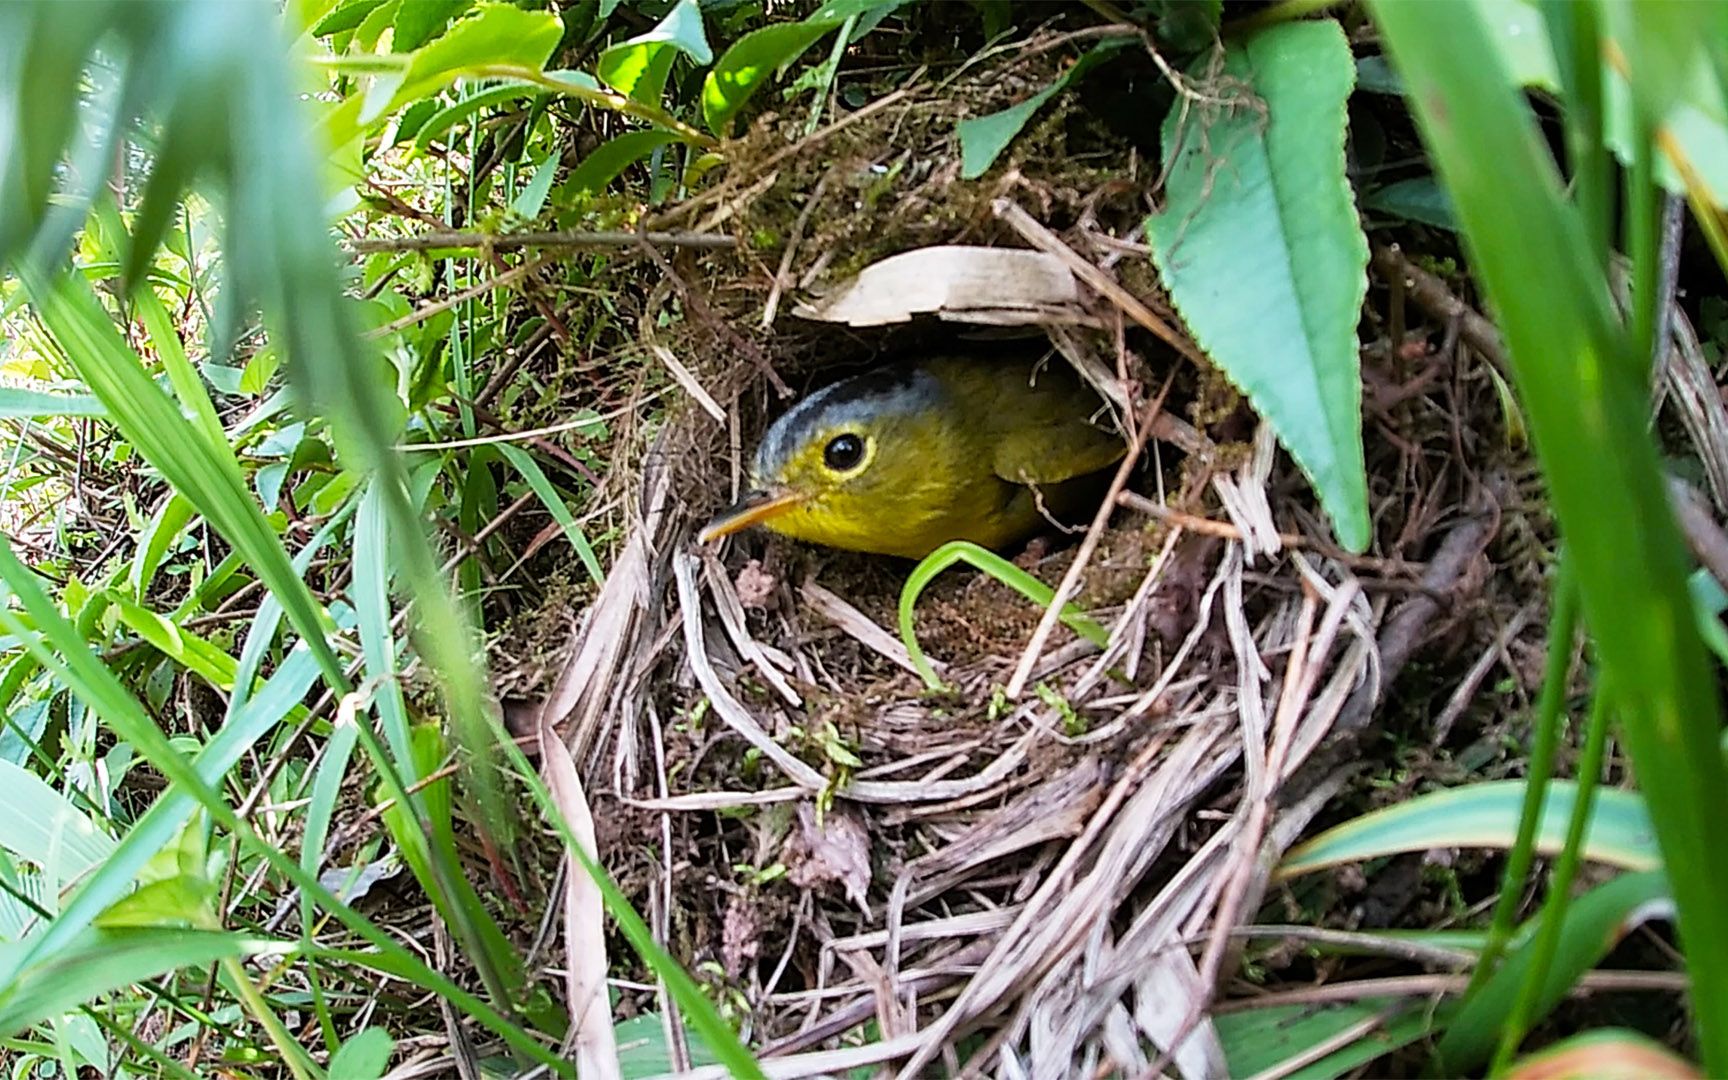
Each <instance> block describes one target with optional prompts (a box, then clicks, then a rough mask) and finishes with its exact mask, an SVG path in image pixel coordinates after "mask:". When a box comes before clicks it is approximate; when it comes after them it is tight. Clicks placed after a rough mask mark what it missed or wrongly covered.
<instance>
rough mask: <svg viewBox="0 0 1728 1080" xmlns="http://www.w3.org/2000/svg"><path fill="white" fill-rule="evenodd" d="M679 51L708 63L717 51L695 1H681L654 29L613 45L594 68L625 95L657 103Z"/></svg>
mask: <svg viewBox="0 0 1728 1080" xmlns="http://www.w3.org/2000/svg"><path fill="white" fill-rule="evenodd" d="M679 53H683V54H684V55H685V56H688V57H689V58H690V59H691V60H692V61H693V62H695V63H697V64H708V63H711V62H712V61H713V59H714V51H713V50H712V49H710V48H709V47H708V37H707V35H706V34H705V33H704V32H703V29H702V9H701V8H700V7H699V6H698V5H697V3H696V0H678V2H677V3H676V4H674V5H672V10H671V11H669V12H667V13H666V17H665V18H664V19H661V20H660V24H659V25H658V26H656V27H654V29H652V30H650V31H648V32H647V33H646V34H642V35H641V36H639V37H633V38H631V39H630V40H629V41H625V42H621V43H619V44H617V45H614V46H612V47H611V48H609V49H607V50H606V51H605V52H603V53H601V54H600V59H599V60H598V61H597V62H596V63H595V65H594V71H595V73H596V74H598V75H599V76H600V81H601V82H604V83H605V84H606V85H607V86H610V87H611V88H612V89H614V90H616V91H618V92H619V93H620V94H623V95H624V96H625V97H628V98H632V99H634V100H636V101H640V102H642V103H643V104H646V105H657V104H659V102H660V95H661V94H662V93H664V92H665V90H666V77H667V76H668V75H670V74H671V73H672V61H673V60H674V59H676V58H677V55H678V54H679Z"/></svg>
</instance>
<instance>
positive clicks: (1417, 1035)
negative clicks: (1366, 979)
mask: <svg viewBox="0 0 1728 1080" xmlns="http://www.w3.org/2000/svg"><path fill="white" fill-rule="evenodd" d="M1447 1011H1448V1007H1447V1006H1446V1005H1444V1004H1442V1005H1441V1006H1440V1008H1439V1009H1438V1010H1435V1009H1432V1008H1430V1007H1428V1005H1427V1003H1425V1002H1413V1001H1403V1000H1400V999H1397V998H1363V999H1362V1000H1360V1001H1352V1002H1345V1003H1334V1004H1323V1005H1270V1006H1266V1007H1264V1008H1258V1009H1243V1010H1241V1011H1232V1012H1224V1013H1219V1014H1217V1015H1215V1016H1213V1017H1212V1025H1213V1027H1214V1028H1215V1029H1216V1030H1217V1032H1218V1041H1219V1042H1220V1043H1221V1044H1222V1045H1223V1047H1224V1057H1225V1060H1226V1061H1227V1062H1228V1063H1229V1065H1230V1073H1229V1075H1231V1076H1266V1075H1271V1076H1278V1077H1283V1078H1285V1080H1332V1078H1333V1077H1338V1076H1344V1075H1346V1074H1348V1073H1350V1072H1352V1071H1353V1070H1357V1069H1360V1068H1361V1067H1362V1066H1364V1065H1368V1064H1371V1063H1372V1062H1374V1061H1375V1060H1376V1059H1378V1058H1380V1057H1382V1056H1384V1055H1386V1054H1389V1053H1391V1052H1392V1051H1394V1050H1398V1049H1400V1048H1402V1047H1405V1046H1408V1045H1410V1044H1411V1043H1413V1042H1415V1041H1417V1040H1418V1039H1421V1038H1422V1037H1423V1036H1424V1035H1427V1034H1428V1033H1429V1032H1430V1031H1432V1030H1434V1028H1435V1026H1436V1025H1437V1024H1438V1023H1440V1022H1441V1020H1442V1019H1443V1018H1444V1017H1445V1015H1446V1013H1447ZM1376 1021H1378V1022H1377V1023H1376ZM1364 1024H1372V1025H1373V1026H1372V1027H1371V1029H1370V1030H1369V1031H1368V1032H1367V1033H1366V1034H1363V1035H1359V1036H1358V1037H1356V1038H1354V1039H1350V1040H1349V1041H1348V1042H1347V1043H1346V1044H1345V1045H1343V1046H1341V1047H1339V1048H1338V1049H1336V1050H1333V1051H1332V1052H1331V1053H1329V1054H1326V1055H1324V1056H1323V1057H1321V1058H1320V1059H1319V1060H1310V1059H1311V1058H1312V1057H1313V1054H1314V1048H1315V1047H1318V1046H1323V1045H1329V1044H1332V1043H1333V1042H1335V1041H1336V1040H1338V1039H1339V1038H1340V1037H1343V1036H1345V1034H1346V1033H1347V1032H1350V1031H1354V1030H1359V1029H1360V1028H1361V1027H1362V1026H1363V1025H1364Z"/></svg>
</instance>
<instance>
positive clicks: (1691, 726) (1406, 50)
mask: <svg viewBox="0 0 1728 1080" xmlns="http://www.w3.org/2000/svg"><path fill="white" fill-rule="evenodd" d="M1372 11H1373V13H1374V17H1375V19H1376V21H1377V22H1378V24H1379V26H1380V29H1381V31H1382V34H1383V37H1384V40H1385V42H1386V44H1387V46H1388V47H1389V48H1390V50H1391V53H1392V56H1393V59H1394V61H1395V62H1396V64H1397V67H1398V69H1399V71H1400V72H1401V73H1402V75H1403V76H1404V78H1405V80H1406V82H1407V84H1408V85H1409V86H1410V89H1411V96H1410V99H1411V101H1412V102H1413V104H1414V105H1415V108H1416V113H1417V118H1418V121H1419V124H1420V128H1421V131H1422V133H1423V137H1424V140H1425V142H1426V143H1427V145H1428V147H1429V150H1430V152H1431V154H1432V156H1433V157H1434V159H1435V161H1436V163H1437V165H1438V166H1439V169H1440V174H1441V176H1442V178H1443V179H1444V180H1445V182H1446V184H1447V187H1448V189H1449V191H1450V193H1451V195H1452V199H1453V204H1454V206H1455V207H1456V208H1457V210H1458V214H1459V221H1460V223H1461V224H1462V225H1463V227H1464V236H1465V239H1466V246H1467V248H1468V250H1469V254H1470V256H1471V265H1472V266H1473V267H1474V268H1475V270H1476V272H1477V274H1478V275H1479V276H1480V278H1481V279H1482V281H1483V283H1484V284H1485V286H1486V287H1487V293H1488V296H1489V299H1490V300H1491V301H1492V303H1493V306H1494V308H1495V310H1496V311H1498V312H1499V315H1500V322H1501V329H1502V330H1503V332H1504V333H1505V337H1506V343H1507V346H1508V348H1509V351H1510V353H1511V357H1512V361H1513V368H1514V373H1515V375H1516V382H1517V385H1518V388H1519V390H1520V395H1521V397H1522V399H1523V401H1524V404H1525V406H1526V409H1527V414H1528V416H1529V420H1530V427H1531V432H1532V435H1533V441H1534V443H1535V446H1536V450H1537V454H1538V457H1539V459H1540V461H1541V463H1542V466H1543V471H1544V473H1545V475H1546V476H1547V478H1548V482H1549V487H1550V492H1551V498H1552V504H1553V507H1554V512H1555V516H1556V517H1557V519H1558V520H1559V524H1560V530H1561V534H1562V536H1563V537H1564V538H1565V542H1566V545H1567V552H1568V558H1571V559H1575V560H1576V566H1575V569H1576V573H1577V575H1578V581H1579V590H1580V600H1581V606H1582V611H1583V614H1584V618H1585V622H1586V623H1587V625H1589V627H1590V628H1591V630H1592V632H1593V633H1594V635H1595V639H1596V643H1597V648H1598V655H1599V657H1600V661H1601V684H1602V690H1601V692H1603V693H1606V694H1607V695H1608V696H1609V697H1610V699H1611V700H1613V701H1614V702H1615V704H1616V709H1617V711H1618V713H1619V715H1620V717H1621V721H1622V725H1623V730H1624V733H1625V741H1626V745H1627V747H1628V749H1629V750H1630V751H1631V755H1632V759H1633V763H1634V765H1635V766H1636V769H1637V774H1638V776H1639V778H1640V780H1641V781H1642V784H1643V788H1644V793H1645V797H1646V800H1647V801H1648V804H1649V807H1650V816H1651V819H1652V821H1653V822H1654V824H1655V828H1656V834H1657V839H1658V842H1659V843H1660V845H1661V849H1662V854H1663V861H1664V863H1665V865H1666V866H1667V867H1668V868H1669V871H1670V877H1671V880H1672V883H1673V887H1674V896H1675V900H1676V902H1677V906H1678V909H1679V929H1680V938H1681V941H1682V943H1683V945H1684V947H1685V950H1686V952H1687V955H1688V959H1689V963H1688V968H1689V970H1690V971H1691V973H1692V1002H1693V1007H1694V1009H1693V1015H1694V1017H1695V1020H1696V1031H1697V1037H1698V1043H1699V1047H1700V1049H1701V1051H1702V1056H1703V1059H1704V1063H1705V1066H1706V1070H1707V1071H1708V1072H1710V1073H1716V1074H1723V1073H1728V906H1724V905H1723V904H1722V903H1721V898H1722V897H1723V896H1728V862H1725V861H1724V860H1722V859H1721V858H1720V857H1718V853H1717V852H1716V850H1715V843H1714V839H1715V834H1716V832H1717V830H1719V829H1720V827H1721V822H1723V821H1725V820H1728V769H1725V768H1724V764H1723V760H1722V755H1721V750H1720V745H1719V742H1720V739H1719V733H1720V731H1721V726H1722V711H1721V703H1720V701H1719V700H1718V698H1717V692H1716V689H1715V686H1714V685H1713V681H1712V676H1711V672H1710V668H1709V661H1708V657H1707V654H1706V652H1705V650H1704V648H1703V646H1702V644H1701V643H1700V641H1699V639H1698V635H1697V633H1696V631H1695V630H1694V629H1693V626H1692V625H1691V624H1692V614H1691V610H1690V607H1691V605H1690V600H1689V597H1688V595H1687V591H1686V575H1687V573H1688V571H1689V569H1690V567H1689V560H1688V558H1687V555H1686V552H1685V549H1684V547H1683V545H1682V543H1681V540H1680V537H1679V534H1678V531H1677V530H1676V528H1675V525H1674V521H1673V517H1672V512H1671V510H1670V509H1669V507H1668V505H1667V503H1666V501H1665V492H1666V487H1665V485H1664V483H1663V475H1662V467H1661V460H1660V457H1659V455H1658V452H1657V448H1656V446H1655V444H1654V442H1653V441H1652V439H1651V438H1650V436H1649V434H1648V433H1647V431H1646V430H1645V424H1646V422H1647V417H1646V414H1647V411H1648V409H1647V405H1646V401H1647V400H1648V394H1647V392H1646V387H1645V386H1644V384H1643V380H1642V379H1641V378H1640V375H1641V373H1643V372H1644V371H1646V370H1647V367H1648V356H1649V353H1648V351H1647V350H1644V349H1642V348H1641V346H1642V344H1643V342H1638V341H1632V340H1629V339H1628V335H1626V334H1625V333H1623V332H1622V330H1621V328H1620V327H1619V325H1618V324H1617V320H1616V318H1615V316H1614V312H1613V310H1612V307H1611V302H1610V294H1609V290H1608V285H1607V282H1606V281H1605V280H1604V279H1603V277H1602V275H1601V274H1600V273H1599V272H1598V269H1597V267H1596V266H1595V265H1594V263H1593V260H1592V258H1591V254H1590V247H1589V243H1588V241H1587V238H1586V237H1585V235H1584V230H1583V228H1582V227H1581V223H1580V222H1579V220H1578V216H1577V212H1576V209H1575V208H1574V207H1571V206H1570V205H1568V203H1567V202H1566V199H1565V196H1564V193H1563V190H1562V187H1561V183H1560V178H1559V176H1558V175H1557V173H1556V170H1555V168H1554V163H1553V161H1552V159H1551V158H1550V157H1549V154H1548V150H1547V147H1546V145H1545V143H1544V142H1543V140H1542V137H1541V135H1540V133H1539V132H1538V130H1537V128H1536V125H1535V121H1534V118H1533V116H1532V115H1531V112H1530V109H1529V107H1528V105H1527V104H1526V103H1525V101H1524V100H1523V98H1522V96H1521V95H1520V93H1519V92H1518V91H1517V89H1516V88H1515V87H1514V86H1513V85H1512V82H1511V79H1510V78H1509V76H1508V75H1507V73H1506V72H1505V71H1504V70H1503V69H1502V68H1501V66H1500V63H1499V61H1498V60H1497V59H1495V55H1496V54H1495V53H1494V51H1493V49H1492V44H1491V42H1490V40H1489V38H1488V33H1487V31H1486V28H1485V27H1484V26H1483V25H1482V22H1481V16H1480V14H1479V13H1478V12H1476V11H1475V10H1473V9H1470V8H1467V7H1465V6H1463V5H1449V4H1448V5H1441V4H1400V3H1392V2H1386V0H1376V2H1375V3H1373V5H1372ZM1436 41H1444V42H1446V43H1447V48H1445V49H1436V48H1433V47H1432V44H1433V42H1436ZM1645 149H1646V151H1648V148H1645ZM1532 236H1534V237H1539V238H1540V242H1539V243H1530V242H1528V238H1529V237H1532Z"/></svg>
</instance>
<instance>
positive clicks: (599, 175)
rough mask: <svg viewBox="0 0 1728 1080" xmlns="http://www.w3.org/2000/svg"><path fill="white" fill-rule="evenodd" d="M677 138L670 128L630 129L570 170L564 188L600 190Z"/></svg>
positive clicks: (606, 142) (573, 192) (589, 190)
mask: <svg viewBox="0 0 1728 1080" xmlns="http://www.w3.org/2000/svg"><path fill="white" fill-rule="evenodd" d="M677 141H678V136H676V135H673V134H672V133H671V132H667V131H627V132H625V133H624V134H622V135H619V136H618V137H617V138H614V139H608V140H606V141H605V142H603V143H601V144H600V145H599V146H597V147H595V148H594V150H593V151H592V152H591V153H589V155H588V156H587V157H585V158H583V159H582V163H581V164H580V165H578V166H576V167H575V168H574V169H572V170H570V175H569V176H568V177H566V178H565V180H564V184H563V189H564V190H565V191H567V192H569V193H570V194H573V195H574V194H580V193H584V192H593V191H599V190H600V189H601V188H603V187H605V186H606V185H607V184H610V183H611V182H612V181H613V180H614V179H616V178H617V176H618V174H619V173H621V172H623V171H624V170H625V169H628V168H629V167H630V166H631V165H632V164H634V163H636V162H638V161H640V160H642V159H643V158H645V157H647V156H648V155H649V154H652V153H653V152H654V151H655V150H658V149H659V148H660V147H662V146H666V145H667V144H669V143H675V142H677Z"/></svg>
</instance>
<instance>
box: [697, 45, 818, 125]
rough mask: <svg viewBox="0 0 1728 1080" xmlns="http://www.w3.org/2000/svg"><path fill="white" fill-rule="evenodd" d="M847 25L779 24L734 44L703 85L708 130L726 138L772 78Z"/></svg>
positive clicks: (705, 120)
mask: <svg viewBox="0 0 1728 1080" xmlns="http://www.w3.org/2000/svg"><path fill="white" fill-rule="evenodd" d="M843 21H844V20H840V21H834V20H824V21H822V22H801V23H777V24H775V25H773V26H764V27H763V28H762V29H760V30H752V31H750V32H749V33H748V34H745V35H744V36H743V37H741V38H739V39H738V40H737V41H735V42H733V43H732V47H731V48H729V49H727V50H726V52H725V53H724V54H722V55H721V57H720V62H719V63H717V64H715V65H714V69H713V70H712V71H710V72H709V73H708V77H707V78H706V79H704V80H703V81H702V119H703V122H704V123H706V124H707V125H708V130H709V131H712V132H714V133H715V134H716V135H725V134H726V133H727V129H728V128H729V127H730V126H731V122H732V118H733V117H734V116H736V115H738V110H739V109H742V108H743V107H744V105H745V104H746V103H747V102H748V101H749V100H750V98H751V97H752V96H753V95H754V94H755V93H756V91H757V90H760V89H761V88H762V85H763V84H764V83H766V82H767V81H768V77H769V76H770V75H772V74H773V73H774V72H775V71H778V70H780V69H782V68H784V67H786V66H787V65H788V64H790V63H792V61H794V60H796V59H798V58H799V57H800V56H802V55H804V50H806V49H808V48H809V47H810V46H812V45H814V44H816V43H817V42H818V41H821V40H822V39H823V38H824V37H827V36H828V35H829V34H831V33H833V32H834V31H835V30H837V29H839V27H840V23H841V22H843Z"/></svg>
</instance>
